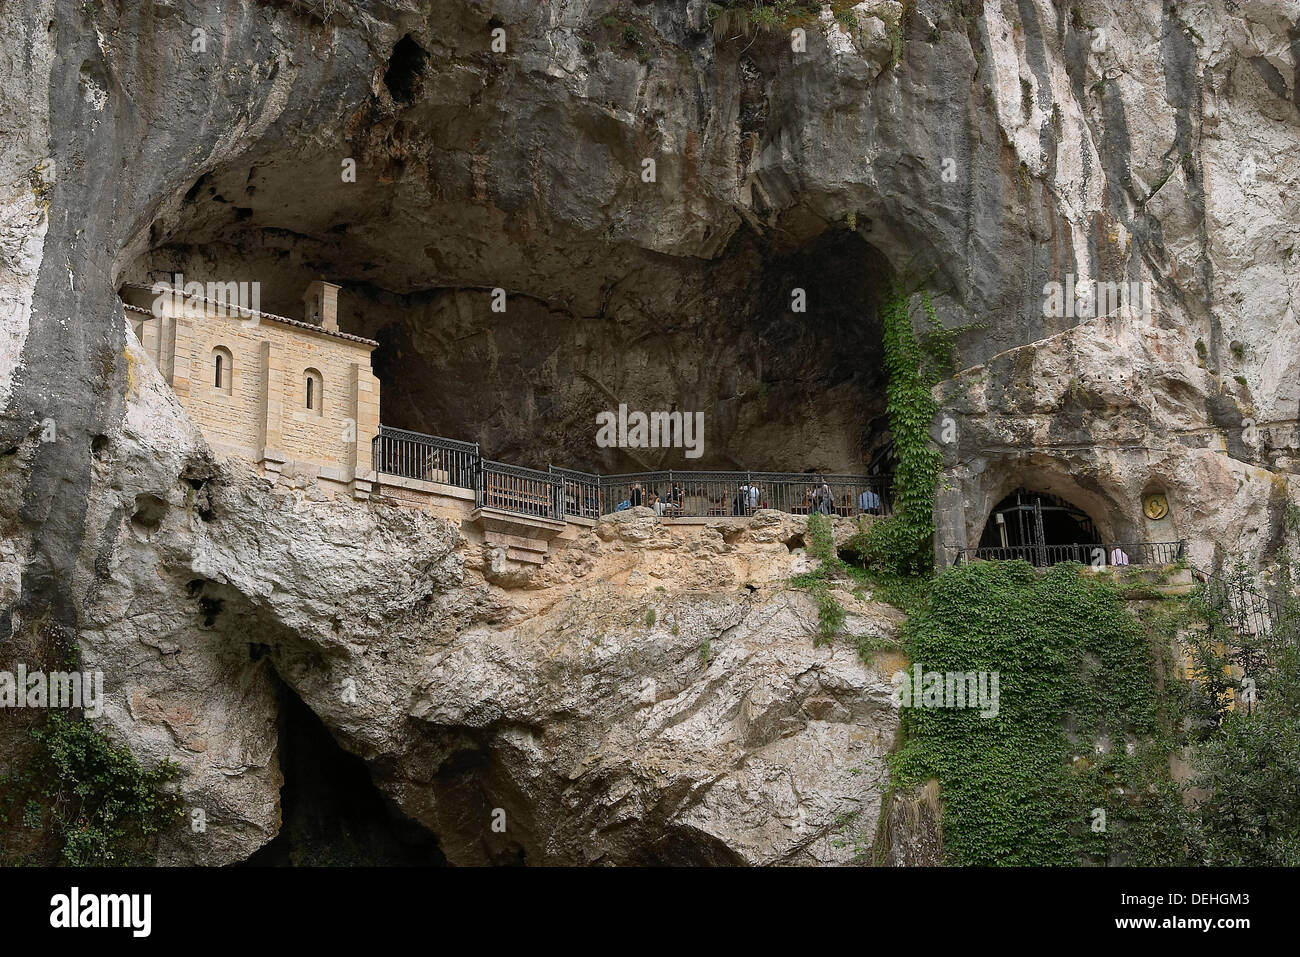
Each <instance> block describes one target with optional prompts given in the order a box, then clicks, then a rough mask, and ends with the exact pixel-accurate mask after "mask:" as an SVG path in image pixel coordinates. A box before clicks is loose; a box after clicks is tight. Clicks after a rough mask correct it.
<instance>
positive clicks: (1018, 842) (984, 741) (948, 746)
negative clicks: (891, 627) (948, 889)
mask: <svg viewBox="0 0 1300 957" xmlns="http://www.w3.org/2000/svg"><path fill="white" fill-rule="evenodd" d="M1124 604H1125V603H1124V601H1123V599H1122V597H1121V596H1120V593H1119V590H1118V589H1117V587H1116V586H1115V585H1114V584H1112V583H1109V582H1107V581H1104V580H1099V579H1097V578H1096V576H1092V575H1088V574H1083V573H1081V569H1080V567H1079V566H1071V565H1058V566H1056V567H1055V568H1053V569H1052V570H1050V571H1049V572H1047V573H1046V574H1039V573H1037V572H1036V571H1035V570H1034V569H1033V568H1032V567H1030V566H1029V565H1028V564H1026V563H1024V562H977V563H973V564H970V565H963V566H958V567H956V568H950V569H947V570H946V571H945V572H944V573H943V574H942V575H941V576H940V577H939V578H938V579H937V580H936V581H935V584H934V586H933V588H932V589H931V592H930V596H929V601H928V603H927V606H926V607H925V608H924V609H923V610H921V611H920V612H919V613H918V614H916V615H914V616H913V617H912V618H910V619H909V620H908V622H907V623H906V624H905V625H904V628H903V634H904V641H905V646H906V650H907V654H908V658H909V659H910V660H911V661H912V662H914V663H915V664H916V665H919V666H920V667H921V669H922V671H923V672H930V671H937V672H940V673H946V672H958V673H963V674H964V673H968V672H972V671H973V672H989V673H996V674H998V675H999V679H1000V689H999V708H998V713H997V715H996V716H994V717H982V716H981V714H980V711H979V709H975V708H942V707H934V708H904V709H903V714H902V720H903V736H904V744H903V746H902V747H901V749H900V750H899V751H898V753H897V754H895V755H894V758H893V761H892V764H893V769H892V770H893V783H894V784H895V785H896V786H897V787H901V788H908V787H917V786H921V785H924V784H925V782H927V781H929V780H934V779H937V780H938V782H939V784H940V788H941V791H942V795H943V812H942V822H943V844H944V854H945V856H946V857H947V858H948V859H949V860H950V861H951V862H952V863H956V864H973V865H988V864H1017V865H1077V864H1080V863H1094V864H1107V863H1127V864H1135V865H1156V864H1168V865H1172V864H1179V863H1186V862H1187V859H1186V847H1187V842H1186V839H1185V818H1184V814H1183V810H1182V804H1181V800H1180V793H1179V788H1178V785H1177V784H1176V783H1175V782H1174V781H1173V780H1172V777H1171V775H1170V771H1169V754H1170V752H1171V750H1173V748H1174V747H1175V745H1176V742H1177V734H1178V730H1179V729H1178V722H1177V715H1178V713H1179V712H1178V707H1177V701H1176V695H1175V694H1174V693H1173V692H1170V693H1169V694H1166V692H1165V691H1164V690H1162V689H1161V688H1160V687H1158V684H1157V681H1156V677H1155V675H1156V671H1157V669H1156V667H1155V665H1154V663H1153V661H1152V657H1151V654H1150V648H1149V646H1148V638H1147V634H1146V632H1145V631H1144V629H1143V627H1142V626H1141V624H1139V622H1138V621H1137V619H1135V618H1134V617H1133V615H1132V614H1130V613H1129V612H1128V610H1127V609H1126V608H1125V607H1124ZM1067 722H1068V724H1067Z"/></svg>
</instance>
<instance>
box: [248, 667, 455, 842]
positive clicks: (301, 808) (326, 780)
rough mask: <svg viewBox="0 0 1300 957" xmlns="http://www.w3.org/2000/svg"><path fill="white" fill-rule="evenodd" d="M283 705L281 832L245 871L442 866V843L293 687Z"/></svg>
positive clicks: (282, 688)
mask: <svg viewBox="0 0 1300 957" xmlns="http://www.w3.org/2000/svg"><path fill="white" fill-rule="evenodd" d="M278 686H279V704H280V739H279V749H278V751H279V760H280V769H281V772H282V773H283V775H284V785H283V786H282V787H281V789H280V821H281V823H280V833H279V834H277V835H276V836H275V837H274V838H273V839H272V840H271V841H270V842H269V843H267V844H266V845H265V846H264V847H262V848H260V849H259V850H258V851H257V852H256V853H254V854H253V855H252V856H251V857H250V858H249V859H248V860H247V861H245V862H244V865H246V866H249V867H285V866H353V865H356V866H363V865H371V866H379V865H397V866H416V865H425V866H442V865H445V864H446V863H447V861H446V858H445V857H444V856H443V853H442V850H441V848H440V846H439V843H438V839H437V837H435V836H434V835H433V834H432V833H430V832H429V831H428V830H427V829H426V828H425V827H423V826H422V825H421V824H419V823H418V822H417V821H414V820H412V819H411V818H409V817H407V816H406V815H404V814H402V812H401V811H400V810H398V808H397V807H396V806H395V805H394V804H393V802H392V801H391V800H389V799H388V798H387V797H386V796H385V795H384V794H383V792H381V791H380V790H379V789H378V788H377V787H375V784H374V782H373V781H372V780H371V778H370V772H369V770H368V769H367V767H366V762H365V761H363V760H362V759H361V758H359V757H357V756H356V755H354V754H349V753H348V752H347V751H344V750H343V749H342V748H341V747H339V745H338V743H337V742H336V741H335V740H334V737H333V736H332V735H331V734H330V732H329V729H327V728H326V727H325V725H324V724H323V723H322V722H321V720H320V718H318V717H316V715H315V714H314V713H313V712H312V710H311V709H310V708H308V707H307V705H306V704H305V703H304V702H303V700H302V699H301V698H299V697H298V695H297V694H295V693H294V692H293V690H292V689H291V688H289V686H288V685H286V684H284V683H283V682H278Z"/></svg>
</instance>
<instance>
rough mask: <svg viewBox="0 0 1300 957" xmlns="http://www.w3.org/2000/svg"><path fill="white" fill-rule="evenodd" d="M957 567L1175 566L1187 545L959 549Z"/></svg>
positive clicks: (1009, 546)
mask: <svg viewBox="0 0 1300 957" xmlns="http://www.w3.org/2000/svg"><path fill="white" fill-rule="evenodd" d="M950 551H951V552H953V553H954V555H953V564H954V565H960V564H961V563H962V562H968V561H1004V562H1005V561H1026V562H1029V564H1031V565H1035V566H1038V567H1040V568H1041V567H1044V566H1047V565H1059V564H1061V563H1062V562H1078V563H1079V564H1081V565H1093V566H1096V567H1105V566H1117V567H1119V566H1124V565H1173V564H1175V563H1177V562H1180V561H1182V560H1183V559H1184V558H1185V557H1186V555H1187V542H1186V541H1178V542H1122V543H1109V544H1086V543H1074V544H1069V545H1008V546H997V547H992V548H956V547H951V548H950Z"/></svg>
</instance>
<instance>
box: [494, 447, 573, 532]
mask: <svg viewBox="0 0 1300 957" xmlns="http://www.w3.org/2000/svg"><path fill="white" fill-rule="evenodd" d="M479 463H480V468H479V482H478V489H477V490H476V491H477V493H478V494H477V502H478V505H479V507H480V508H498V509H501V510H502V511H506V512H518V513H519V514H520V515H532V516H534V517H535V518H556V519H560V520H563V519H564V508H563V506H562V504H561V503H562V501H563V496H564V482H563V479H562V478H561V477H560V476H559V475H557V474H554V473H552V472H541V471H538V470H537V469H526V468H524V467H523V466H521V465H507V464H506V463H505V462H493V461H491V460H490V459H480V460H479Z"/></svg>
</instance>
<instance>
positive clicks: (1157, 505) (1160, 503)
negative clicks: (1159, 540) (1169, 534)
mask: <svg viewBox="0 0 1300 957" xmlns="http://www.w3.org/2000/svg"><path fill="white" fill-rule="evenodd" d="M1142 511H1143V512H1144V513H1145V514H1146V517H1147V518H1149V519H1151V521H1153V522H1158V521H1160V519H1162V518H1164V517H1165V516H1166V515H1168V514H1169V502H1168V500H1167V499H1166V498H1165V493H1164V492H1153V493H1152V494H1150V495H1148V496H1147V497H1146V498H1145V499H1143V500H1142Z"/></svg>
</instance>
